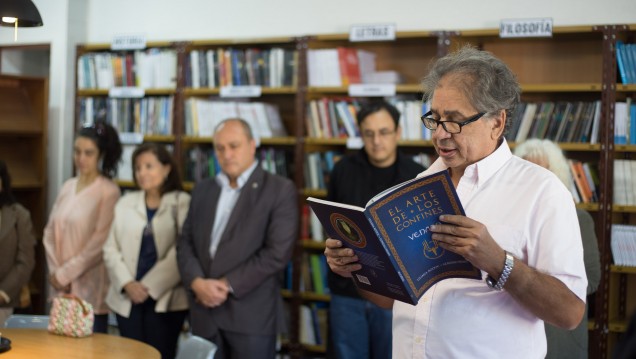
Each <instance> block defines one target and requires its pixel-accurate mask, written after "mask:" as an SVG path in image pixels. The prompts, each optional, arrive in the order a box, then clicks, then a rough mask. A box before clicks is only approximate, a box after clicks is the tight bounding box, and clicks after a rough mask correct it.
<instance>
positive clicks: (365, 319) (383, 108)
mask: <svg viewBox="0 0 636 359" xmlns="http://www.w3.org/2000/svg"><path fill="white" fill-rule="evenodd" d="M399 119H400V113H399V112H398V110H397V109H396V108H395V107H394V106H393V105H391V104H389V103H387V102H385V101H377V102H371V103H368V104H365V105H364V106H363V107H362V108H361V109H360V111H358V114H357V120H358V126H359V128H360V134H361V136H362V141H363V143H364V148H363V149H362V150H360V151H359V152H356V153H354V154H353V155H350V156H347V157H345V158H343V159H342V160H340V161H339V162H338V163H337V164H336V165H335V166H334V169H333V171H332V173H331V176H330V181H329V189H328V194H327V199H328V200H330V201H336V202H341V203H346V204H350V205H355V206H361V207H364V206H365V205H366V203H367V202H368V201H369V200H370V199H371V198H372V197H373V196H374V195H376V194H377V193H379V192H381V191H383V190H385V189H387V188H389V187H392V186H394V185H396V184H398V183H401V182H404V181H406V180H408V179H411V178H413V177H415V176H416V175H417V174H418V173H419V172H421V171H422V170H423V169H424V168H423V167H422V166H420V165H419V164H417V163H415V162H414V161H413V160H411V159H410V158H407V157H406V156H404V155H403V154H401V153H400V152H399V151H398V149H397V142H398V139H399V138H400V127H399V125H398V123H399ZM338 225H339V226H341V227H342V228H341V230H342V232H343V233H345V234H347V233H351V236H348V238H350V239H351V240H352V241H356V239H355V236H356V235H357V233H355V232H351V229H350V228H347V227H346V226H347V224H346V223H344V222H343V223H338ZM358 236H359V235H358ZM358 240H359V238H358ZM327 279H328V283H329V289H330V291H331V303H330V305H329V335H330V342H329V353H330V356H331V355H333V356H334V357H335V358H339V359H347V358H390V357H391V311H390V310H387V309H383V308H380V307H378V306H376V305H375V304H373V303H371V302H369V301H367V300H366V299H363V298H362V297H360V295H359V294H358V292H357V291H356V289H355V286H354V284H353V282H352V281H351V280H350V279H349V278H343V277H341V276H339V275H336V274H334V273H332V272H331V271H330V272H329V273H328V278H327Z"/></svg>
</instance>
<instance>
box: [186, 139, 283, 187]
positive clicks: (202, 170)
mask: <svg viewBox="0 0 636 359" xmlns="http://www.w3.org/2000/svg"><path fill="white" fill-rule="evenodd" d="M186 156H187V158H186V163H185V173H184V177H185V180H186V181H190V182H195V183H196V182H199V181H201V180H203V179H206V178H211V177H214V176H216V175H217V174H218V173H219V172H220V171H221V168H220V166H219V163H218V161H217V159H216V156H215V154H214V149H213V148H211V147H201V146H197V147H193V148H190V149H189V150H188V151H187V154H186ZM256 157H257V159H258V160H259V164H260V166H261V167H262V168H263V169H264V170H265V171H268V172H270V173H274V174H278V175H281V176H284V177H287V176H289V174H291V173H292V168H291V161H290V160H289V154H288V153H287V152H285V151H284V150H279V149H274V148H271V147H270V148H260V149H259V150H257V151H256Z"/></svg>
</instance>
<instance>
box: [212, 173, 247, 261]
mask: <svg viewBox="0 0 636 359" xmlns="http://www.w3.org/2000/svg"><path fill="white" fill-rule="evenodd" d="M257 165H258V162H257V161H254V163H252V165H251V166H250V167H249V168H248V169H247V170H245V172H243V173H241V175H240V176H238V178H237V179H236V184H237V186H236V188H232V187H230V179H229V177H228V176H227V175H226V174H225V173H224V172H221V173H219V174H218V175H217V176H216V178H215V180H216V183H217V184H218V185H219V187H221V194H220V195H219V201H218V203H217V204H216V213H215V215H214V227H213V228H212V234H211V236H212V240H211V241H210V258H214V255H215V254H216V249H217V247H218V246H219V242H220V241H221V236H223V232H224V231H225V226H227V222H228V221H229V220H230V215H231V214H232V211H233V210H234V205H235V204H236V201H237V200H238V198H239V195H240V194H241V188H243V186H244V185H245V183H246V182H247V179H248V178H250V176H251V175H252V172H254V169H255V168H256V166H257Z"/></svg>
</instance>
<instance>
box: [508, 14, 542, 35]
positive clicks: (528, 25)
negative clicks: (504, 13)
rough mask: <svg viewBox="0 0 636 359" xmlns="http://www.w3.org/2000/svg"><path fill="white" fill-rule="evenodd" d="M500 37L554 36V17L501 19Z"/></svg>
mask: <svg viewBox="0 0 636 359" xmlns="http://www.w3.org/2000/svg"><path fill="white" fill-rule="evenodd" d="M499 37H552V18H549V17H547V18H543V19H507V20H501V24H500V25H499Z"/></svg>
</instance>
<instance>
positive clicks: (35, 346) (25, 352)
mask: <svg viewBox="0 0 636 359" xmlns="http://www.w3.org/2000/svg"><path fill="white" fill-rule="evenodd" d="M0 333H2V336H3V337H6V338H8V339H9V340H11V350H9V351H7V352H4V353H0V359H36V358H37V359H41V358H45V359H57V358H65V359H102V358H104V359H106V358H107V359H113V358H117V359H126V358H131V359H160V358H161V354H159V351H157V349H155V348H153V347H151V346H150V345H148V344H145V343H142V342H139V341H136V340H132V339H128V338H123V337H119V336H115V335H107V334H98V333H95V334H93V335H91V336H89V337H86V338H69V337H64V336H60V335H55V334H51V333H49V332H47V331H46V330H43V329H14V328H12V329H7V328H3V329H0Z"/></svg>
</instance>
